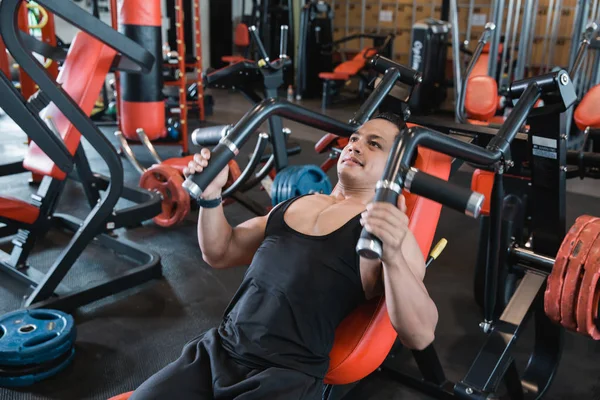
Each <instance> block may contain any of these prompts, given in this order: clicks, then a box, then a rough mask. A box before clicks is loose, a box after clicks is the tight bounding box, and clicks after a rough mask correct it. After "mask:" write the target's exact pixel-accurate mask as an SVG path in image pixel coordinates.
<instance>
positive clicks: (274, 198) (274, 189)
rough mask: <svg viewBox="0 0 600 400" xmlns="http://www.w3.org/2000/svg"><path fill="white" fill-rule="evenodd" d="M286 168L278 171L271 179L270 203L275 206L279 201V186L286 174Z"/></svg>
mask: <svg viewBox="0 0 600 400" xmlns="http://www.w3.org/2000/svg"><path fill="white" fill-rule="evenodd" d="M288 168H290V167H288ZM288 168H285V169H283V170H281V171H279V172H278V173H277V175H275V178H274V179H273V185H272V186H271V203H272V204H273V206H276V205H277V204H279V203H281V187H282V183H283V180H284V179H285V177H286V175H287V173H286V171H287V170H288Z"/></svg>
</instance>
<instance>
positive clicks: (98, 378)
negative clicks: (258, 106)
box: [0, 93, 600, 400]
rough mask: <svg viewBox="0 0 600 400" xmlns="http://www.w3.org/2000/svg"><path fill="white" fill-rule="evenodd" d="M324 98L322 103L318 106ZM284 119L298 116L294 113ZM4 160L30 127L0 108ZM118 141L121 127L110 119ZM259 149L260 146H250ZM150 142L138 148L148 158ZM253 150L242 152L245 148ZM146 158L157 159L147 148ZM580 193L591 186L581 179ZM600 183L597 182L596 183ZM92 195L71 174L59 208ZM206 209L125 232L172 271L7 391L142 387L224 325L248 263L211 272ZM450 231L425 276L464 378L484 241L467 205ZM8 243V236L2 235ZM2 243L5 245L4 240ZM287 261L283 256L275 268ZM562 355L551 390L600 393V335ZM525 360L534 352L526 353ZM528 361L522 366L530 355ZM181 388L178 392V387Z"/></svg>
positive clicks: (108, 305)
mask: <svg viewBox="0 0 600 400" xmlns="http://www.w3.org/2000/svg"><path fill="white" fill-rule="evenodd" d="M215 98H216V106H215V114H214V116H212V117H210V120H211V121H214V122H215V123H224V122H231V121H237V120H238V119H239V118H240V117H241V115H242V113H243V112H244V111H246V110H247V109H248V103H246V102H245V101H244V100H243V99H242V98H241V97H240V96H237V95H229V94H226V93H216V94H215ZM313 106H314V107H317V104H316V103H315V104H313ZM355 109H356V108H354V106H353V108H349V109H346V110H334V111H332V112H330V114H331V115H333V116H335V117H336V118H340V119H345V118H348V117H349V116H350V115H351V114H352V112H353V111H354V110H355ZM286 125H288V124H287V123H286ZM289 126H290V127H291V128H292V130H293V136H294V140H295V141H296V142H298V143H299V144H301V146H302V148H303V151H302V154H301V155H299V156H296V157H295V158H293V161H292V162H293V163H294V164H301V163H302V164H307V163H310V164H319V163H320V162H321V161H322V160H323V156H320V155H316V154H315V152H314V150H313V146H314V142H315V140H317V139H318V138H320V137H321V135H322V133H319V132H317V131H314V130H310V129H307V128H306V127H301V126H300V125H297V124H293V123H290V124H289ZM0 131H1V132H2V139H1V141H0V159H1V160H3V161H2V162H5V160H6V161H8V160H10V159H13V158H18V156H19V155H21V154H23V152H24V150H25V148H26V146H25V145H24V141H25V136H24V135H23V134H22V132H20V131H19V130H18V128H17V127H15V126H14V125H13V124H12V122H11V121H9V120H7V118H6V117H3V118H0ZM105 131H106V133H107V137H108V138H110V139H111V140H113V139H112V128H110V129H105ZM247 147H248V148H252V147H253V145H252V144H250V143H249V144H248V145H247ZM86 150H87V152H88V157H89V158H90V160H91V163H92V166H93V169H94V170H95V171H96V172H100V173H105V172H106V171H105V168H104V166H103V165H102V164H101V162H100V160H99V159H98V156H97V155H96V154H95V153H94V152H93V151H92V150H90V149H89V146H86ZM140 150H141V149H137V150H136V152H137V153H138V154H139V155H140V156H143V152H142V151H140ZM177 151H178V150H176V149H175V148H169V147H164V148H163V147H161V148H160V154H161V155H162V156H163V157H164V158H167V157H169V156H176V155H177ZM242 159H243V158H242ZM123 161H124V162H123V164H124V166H125V169H126V178H127V182H128V184H130V185H135V184H136V182H137V179H138V178H139V176H138V174H137V173H136V172H135V170H134V169H133V168H132V167H131V166H130V165H129V164H128V163H127V161H126V160H123ZM143 161H145V162H146V164H147V163H149V162H150V160H149V159H148V157H145V158H143ZM28 178H29V175H28V174H20V175H15V176H12V177H2V178H0V182H1V184H0V194H2V195H7V194H9V193H10V195H11V196H15V197H20V198H27V197H28V196H29V194H30V193H31V192H32V191H33V190H34V189H35V188H33V187H31V186H29V185H28V183H27V179H28ZM452 179H453V180H454V181H455V182H457V183H460V184H462V185H465V186H466V185H469V182H470V175H469V174H468V172H465V171H460V172H458V173H457V174H456V175H455V176H454V177H453V178H452ZM577 185H578V186H577V188H575V190H577V191H578V192H581V191H583V189H582V188H583V186H581V184H579V183H577ZM585 185H586V187H588V186H589V188H590V189H589V190H588V191H589V192H593V191H596V190H597V186H598V184H597V182H595V181H585ZM594 187H595V188H594ZM254 197H255V198H256V199H260V200H261V201H262V202H264V203H265V204H266V203H268V198H267V196H266V194H265V193H261V192H258V191H257V192H256V193H255V194H254ZM85 204H86V203H85V201H84V195H83V192H82V190H81V189H80V187H79V185H78V184H77V183H76V182H70V183H69V184H68V185H67V189H66V191H65V193H64V194H63V196H62V200H61V203H60V206H59V211H61V212H68V213H73V214H75V215H78V216H80V217H83V216H85V215H86V213H87V210H88V209H87V208H86V206H85ZM584 213H587V214H596V215H600V202H599V201H598V198H596V197H593V196H588V195H584V194H581V193H574V192H573V191H571V192H570V193H569V194H568V198H567V219H568V220H567V224H572V223H573V221H574V220H575V218H576V217H577V216H579V215H581V214H584ZM226 215H227V217H228V219H229V220H230V222H231V223H232V224H237V223H240V222H241V221H244V220H245V219H248V218H250V217H252V215H251V214H250V213H249V212H248V211H246V210H245V209H243V208H242V207H240V206H239V205H236V204H234V205H231V206H228V207H227V208H226ZM195 218H196V215H195V213H192V214H190V215H189V217H188V219H187V221H185V222H184V223H183V224H182V225H180V226H178V227H175V228H170V229H163V228H160V227H157V226H155V225H154V224H153V223H152V222H146V223H144V225H143V227H141V228H137V229H133V230H129V231H124V230H121V231H119V232H118V234H119V236H120V237H121V238H124V239H126V240H129V241H132V242H135V243H138V244H140V245H142V246H144V247H145V248H147V249H151V250H154V251H156V252H157V253H159V254H160V256H161V257H162V265H163V273H164V278H163V279H161V280H159V281H153V282H150V283H148V284H145V285H143V286H140V287H136V288H134V289H131V290H128V291H126V292H123V293H120V294H118V295H114V296H112V297H109V298H107V299H104V300H102V301H99V302H96V303H94V304H91V305H88V306H85V307H82V308H81V309H79V310H78V311H77V312H76V313H74V317H75V320H76V323H77V330H78V337H77V344H76V351H77V352H76V356H75V360H74V362H73V364H72V365H71V366H70V367H68V368H67V369H66V370H64V371H63V372H62V373H60V374H59V375H57V376H56V377H54V378H52V379H49V380H47V381H44V382H42V383H39V384H37V385H36V386H33V387H29V388H25V389H20V390H8V389H0V399H3V400H4V399H7V400H8V399H64V400H69V399H106V398H108V397H110V396H113V395H116V394H119V393H122V392H125V391H129V390H132V389H134V388H135V387H137V386H138V385H139V384H140V383H141V382H143V381H144V380H145V379H146V378H147V377H149V376H150V375H151V374H153V373H154V372H156V371H158V370H159V369H160V368H162V367H163V366H165V365H166V364H167V363H169V362H170V361H172V360H173V359H175V358H176V357H178V355H179V353H180V351H181V349H182V347H183V345H184V344H185V343H186V342H187V341H188V340H190V339H192V338H193V337H195V336H197V335H199V334H200V333H202V332H203V331H204V330H206V329H208V328H210V327H213V326H215V325H217V324H218V323H219V320H220V318H221V316H222V312H223V311H224V309H225V307H226V306H227V304H228V302H229V300H230V298H231V297H232V295H233V294H234V292H235V290H236V288H237V286H238V285H239V283H240V282H241V279H242V277H243V274H244V270H245V268H244V267H240V268H236V269H230V270H219V271H217V270H212V269H211V268H210V267H208V266H207V265H206V264H205V263H204V262H203V261H202V257H201V254H200V250H199V248H198V245H197V237H196V221H195ZM441 237H445V238H447V239H448V240H449V244H448V247H447V248H446V250H445V252H444V253H443V254H442V255H441V256H440V258H439V259H438V260H437V261H436V262H434V263H433V264H432V265H431V267H430V268H429V271H428V273H427V277H426V280H425V283H426V285H427V288H428V290H429V292H430V294H431V296H432V298H433V299H434V300H435V302H436V304H437V306H438V309H439V316H440V317H439V324H438V328H437V331H436V342H435V343H436V348H437V351H438V354H439V356H440V359H441V363H442V365H443V366H444V368H445V370H446V374H447V376H448V378H449V379H451V380H458V379H460V378H461V377H462V376H464V374H465V373H466V372H467V369H468V367H469V365H470V362H471V361H472V359H473V358H474V357H475V355H476V354H477V352H478V349H479V346H480V345H481V344H482V343H483V341H484V337H483V334H482V333H481V332H480V330H479V328H478V324H479V322H480V320H481V314H480V311H479V309H478V307H477V305H476V304H475V302H474V300H473V290H472V281H473V265H474V261H475V253H476V246H477V240H478V223H477V222H476V221H474V220H472V219H470V218H468V217H466V216H463V215H460V214H459V213H457V212H455V211H452V210H447V209H444V210H443V212H442V215H441V219H440V223H439V226H438V230H437V233H436V240H437V239H439V238H441ZM68 239H69V236H66V235H63V234H62V233H58V232H55V231H53V233H52V234H50V235H49V236H48V237H47V238H46V239H45V240H44V241H43V242H41V243H39V245H38V247H37V248H36V256H35V257H33V259H32V264H33V265H34V266H37V267H39V268H40V269H43V268H44V267H46V268H47V266H48V265H49V264H50V263H51V262H52V260H53V259H54V257H55V256H56V254H58V252H59V251H61V249H62V246H64V245H65V243H66V242H67V240H68ZM4 243H6V242H4ZM3 247H4V246H3ZM127 265H129V264H128V263H127V261H122V260H118V259H117V258H116V257H114V256H113V255H112V254H110V253H107V252H106V251H103V249H102V248H100V247H98V246H96V245H91V246H90V247H89V248H88V249H87V250H86V251H85V252H84V255H83V256H82V257H81V259H80V260H79V261H78V262H77V263H76V264H75V267H74V268H73V269H72V271H71V272H69V274H68V275H67V278H66V279H67V282H68V284H69V285H72V286H74V287H77V286H79V285H84V284H86V283H88V282H91V281H93V280H94V279H98V278H100V277H103V276H106V275H110V273H111V271H113V270H115V269H118V268H126V267H127ZM276 267H277V266H274V268H276ZM24 293H25V292H24V288H23V287H22V286H19V285H18V284H15V283H14V282H13V281H12V280H10V279H8V278H2V279H1V284H0V313H5V312H9V311H11V310H14V309H16V308H18V307H19V304H20V299H21V296H22V295H23V294H24ZM565 339H566V340H565V346H564V352H563V357H562V362H561V364H560V367H559V369H558V372H557V374H556V378H555V380H554V383H553V385H552V387H551V389H550V391H549V392H548V394H547V396H546V397H545V398H546V399H554V400H561V399H569V400H572V399H599V398H600V374H599V372H600V365H598V361H597V359H598V355H600V345H599V344H597V343H595V342H593V341H592V340H590V339H586V338H584V337H580V336H577V335H575V334H572V333H567V334H566V335H565ZM527 342H528V341H527V340H525V341H523V343H522V344H521V345H519V347H518V353H517V356H518V358H519V356H521V357H520V358H522V356H525V355H527V354H528V353H527V351H528V347H527V344H528V343H527ZM398 357H399V358H400V359H401V360H403V359H405V361H403V363H404V364H405V365H406V368H407V370H410V369H411V368H413V364H412V360H411V359H410V356H409V355H408V352H406V351H405V352H401V353H400V354H399V355H398ZM525 361H526V360H525ZM522 365H524V364H522ZM173 398H174V399H175V398H177V394H176V393H174V394H173ZM348 398H351V399H402V400H412V399H429V398H430V397H428V396H426V395H424V394H422V393H418V392H416V391H413V390H410V389H408V388H405V387H402V386H401V385H400V384H398V383H396V382H394V381H393V380H391V379H390V378H389V377H387V376H386V375H385V374H384V373H379V372H375V373H374V374H372V375H371V376H369V377H368V378H366V379H365V380H363V381H362V382H361V383H360V384H359V385H358V386H356V387H355V388H354V390H353V391H352V392H351V394H350V395H349V397H348Z"/></svg>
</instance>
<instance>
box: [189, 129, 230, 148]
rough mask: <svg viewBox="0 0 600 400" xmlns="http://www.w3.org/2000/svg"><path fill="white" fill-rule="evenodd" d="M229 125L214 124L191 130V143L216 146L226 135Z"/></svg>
mask: <svg viewBox="0 0 600 400" xmlns="http://www.w3.org/2000/svg"><path fill="white" fill-rule="evenodd" d="M230 128H231V125H215V126H209V127H207V128H198V129H195V130H194V132H192V143H194V144H195V145H196V146H216V145H217V144H219V141H220V140H221V138H224V137H225V136H227V132H228V131H229V129H230Z"/></svg>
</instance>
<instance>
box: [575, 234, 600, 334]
mask: <svg viewBox="0 0 600 400" xmlns="http://www.w3.org/2000/svg"><path fill="white" fill-rule="evenodd" d="M584 268H585V272H584V275H583V280H582V281H581V288H580V289H579V298H578V300H577V332H579V333H582V334H584V335H586V334H587V335H589V336H590V337H592V338H593V339H594V340H600V331H599V330H598V328H597V327H596V319H597V317H598V300H599V299H600V288H599V287H598V278H599V277H600V237H598V238H597V239H596V241H595V242H594V244H593V246H592V250H591V251H590V254H589V255H588V258H587V260H586V262H585V267H584Z"/></svg>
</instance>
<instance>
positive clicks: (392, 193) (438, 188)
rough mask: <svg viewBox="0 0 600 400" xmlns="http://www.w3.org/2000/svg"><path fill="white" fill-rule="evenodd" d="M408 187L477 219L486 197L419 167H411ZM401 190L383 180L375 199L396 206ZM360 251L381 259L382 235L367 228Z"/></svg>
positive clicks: (359, 244) (358, 249)
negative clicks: (372, 232)
mask: <svg viewBox="0 0 600 400" xmlns="http://www.w3.org/2000/svg"><path fill="white" fill-rule="evenodd" d="M404 188H405V189H407V190H408V191H409V192H411V193H414V194H416V195H419V196H423V197H425V198H428V199H430V200H433V201H435V202H438V203H440V204H442V205H444V206H447V207H450V208H453V209H455V210H458V211H460V212H462V213H464V214H466V215H468V216H470V217H473V218H478V217H479V214H480V213H481V207H482V205H483V201H484V199H485V196H483V195H482V194H481V193H477V192H473V191H471V190H470V189H467V188H463V187H460V186H457V185H455V184H453V183H449V182H448V181H445V180H443V179H440V178H437V177H435V176H431V175H429V174H427V173H425V172H421V171H419V170H417V169H415V168H410V169H409V170H408V172H407V173H406V178H405V180H404ZM400 190H401V187H400V185H399V184H398V183H396V182H392V181H389V180H383V181H380V182H378V183H377V190H376V192H375V199H374V200H373V201H374V202H380V201H385V202H388V203H390V204H394V205H395V204H397V202H398V197H399V193H400ZM356 252H357V253H358V254H359V255H360V256H361V257H364V258H367V259H371V260H373V259H381V257H382V256H383V245H382V243H381V240H380V239H379V238H378V237H376V236H375V235H372V234H371V233H369V232H368V231H367V230H366V229H363V230H362V232H361V235H360V238H359V240H358V243H357V244H356Z"/></svg>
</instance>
